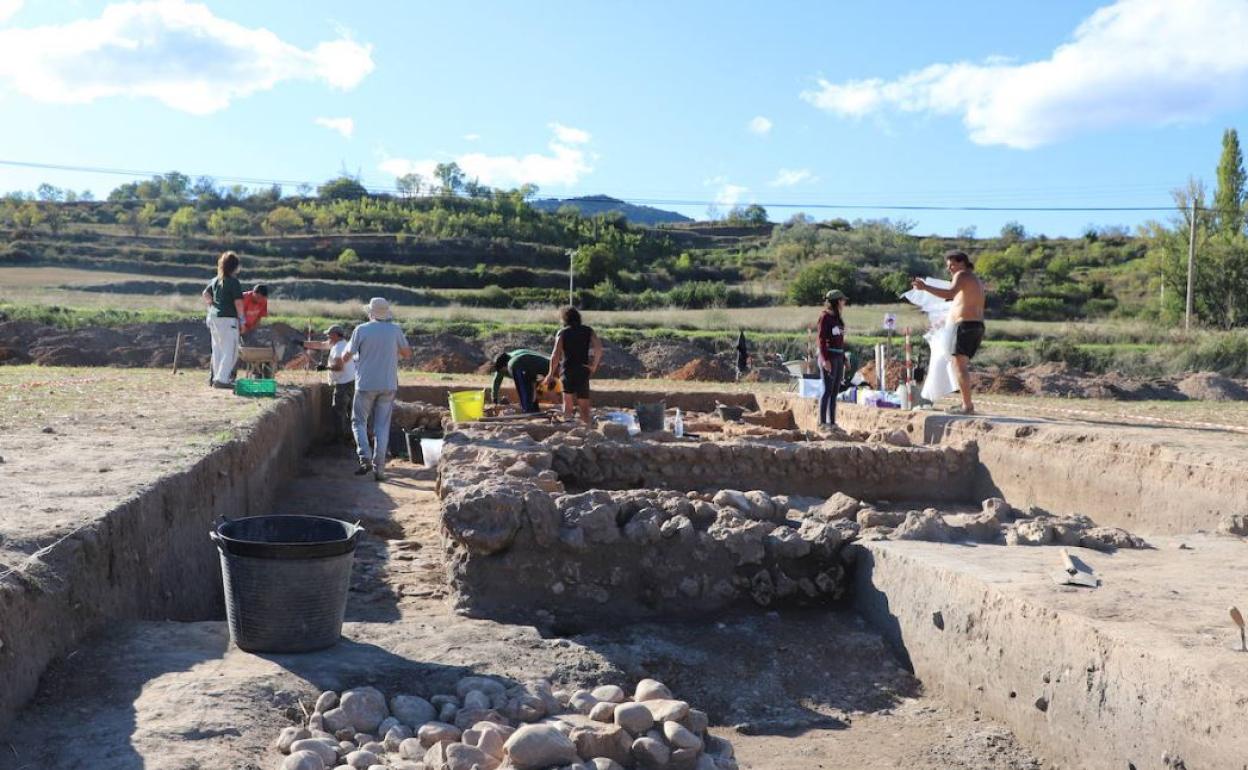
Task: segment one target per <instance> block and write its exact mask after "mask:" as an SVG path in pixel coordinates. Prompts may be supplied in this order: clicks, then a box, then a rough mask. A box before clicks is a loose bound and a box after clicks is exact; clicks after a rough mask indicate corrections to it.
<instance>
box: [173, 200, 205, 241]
mask: <svg viewBox="0 0 1248 770" xmlns="http://www.w3.org/2000/svg"><path fill="white" fill-rule="evenodd" d="M198 228H199V215H198V214H196V213H195V207H194V206H183V207H182V208H180V209H178V210H177V211H175V212H173V215H172V216H170V217H169V232H170V233H172V234H173V235H175V236H177V237H178V238H181V239H182V240H184V241H185V240H187V239H189V238H191V236H193V235H195V231H196V230H197V229H198Z"/></svg>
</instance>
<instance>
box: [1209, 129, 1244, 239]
mask: <svg viewBox="0 0 1248 770" xmlns="http://www.w3.org/2000/svg"><path fill="white" fill-rule="evenodd" d="M1244 182H1245V176H1244V155H1243V153H1242V152H1240V149H1239V134H1238V132H1236V131H1235V129H1233V128H1228V129H1226V131H1224V132H1222V157H1221V158H1220V159H1219V160H1218V187H1217V189H1216V190H1215V191H1214V193H1213V208H1214V222H1216V223H1217V225H1216V226H1217V230H1218V232H1220V233H1222V234H1224V235H1234V234H1236V233H1240V232H1243V230H1244V202H1245V198H1244Z"/></svg>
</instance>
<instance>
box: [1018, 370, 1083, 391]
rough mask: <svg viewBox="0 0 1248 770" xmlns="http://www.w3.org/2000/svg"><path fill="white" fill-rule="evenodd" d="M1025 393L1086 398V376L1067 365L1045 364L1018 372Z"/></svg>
mask: <svg viewBox="0 0 1248 770" xmlns="http://www.w3.org/2000/svg"><path fill="white" fill-rule="evenodd" d="M1018 374H1019V376H1020V377H1021V378H1022V380H1023V384H1025V385H1026V386H1027V391H1028V392H1029V393H1032V394H1034V395H1037V396H1058V397H1062V398H1086V397H1087V395H1086V390H1087V385H1088V379H1089V378H1088V375H1086V374H1084V373H1083V372H1081V371H1079V370H1077V369H1073V368H1071V367H1070V366H1069V365H1068V364H1065V363H1061V362H1057V363H1045V364H1037V365H1035V366H1030V367H1027V368H1026V369H1023V370H1021V371H1019V373H1018Z"/></svg>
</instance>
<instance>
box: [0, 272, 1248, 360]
mask: <svg viewBox="0 0 1248 770" xmlns="http://www.w3.org/2000/svg"><path fill="white" fill-rule="evenodd" d="M140 279H142V280H157V281H159V280H162V279H160V278H154V277H148V276H141V275H126V274H118V273H107V272H96V271H91V270H75V269H69V268H54V267H34V268H27V267H3V268H0V309H5V310H7V312H8V313H9V314H10V316H12V317H15V318H25V319H28V320H34V321H39V322H44V323H53V324H56V325H59V326H81V325H118V324H121V323H140V322H150V321H170V320H185V319H195V318H199V317H201V316H202V313H203V312H204V305H203V302H202V300H201V299H200V298H199V297H198V296H193V295H191V296H188V295H177V294H172V293H170V294H167V295H145V294H109V293H101V292H90V291H83V290H81V289H78V288H75V287H80V286H85V285H91V284H101V283H109V282H112V281H116V280H140ZM166 281H167V279H166ZM270 308H271V311H272V313H273V316H272V320H274V321H282V322H285V323H288V324H290V325H292V326H294V327H295V328H303V327H304V326H305V325H307V324H309V323H310V324H312V325H313V326H317V327H320V326H323V325H325V324H326V323H328V322H331V321H334V322H337V321H346V322H353V321H355V320H357V319H361V318H362V317H363V312H362V307H361V305H360V303H359V302H355V301H351V302H328V301H307V300H301V301H285V300H275V301H274V302H273V303H272V304H271V306H270ZM395 312H396V315H397V317H398V318H399V319H400V320H401V321H402V322H403V323H404V325H405V326H406V327H407V328H408V329H409V331H411V332H413V333H429V332H437V331H449V332H452V333H456V334H460V335H462V336H481V335H483V334H489V333H492V332H497V331H505V330H514V331H529V332H536V333H540V334H549V333H552V332H553V331H554V329H555V327H556V326H557V324H558V313H557V308H555V307H553V306H551V307H531V308H526V309H491V308H480V307H464V306H450V307H405V306H403V305H402V304H396V305H395ZM818 313H819V309H818V308H815V307H793V306H776V307H766V308H740V309H706V310H685V309H678V308H667V309H659V310H648V311H591V312H588V313H587V314H586V320H587V322H588V323H590V324H591V325H593V326H595V327H596V328H598V329H599V330H600V331H601V332H602V333H603V335H604V336H605V337H607V338H608V339H611V340H613V341H616V342H619V343H621V344H628V343H629V342H631V341H632V340H635V339H637V338H639V337H646V336H660V337H682V338H687V339H693V338H696V339H709V340H711V341H713V342H715V343H716V345H720V344H721V343H722V344H723V345H728V346H730V345H731V343H732V341H733V340H734V339H735V336H736V333H737V331H738V330H744V331H746V332H749V333H750V336H751V339H752V340H753V341H754V342H755V344H762V345H763V346H764V347H765V348H766V349H767V350H772V351H780V352H782V353H783V354H784V355H790V354H795V353H796V352H798V351H799V349H804V348H805V346H806V345H807V343H808V341H809V340H808V338H809V336H810V329H811V328H812V327H813V325H814V323H815V321H816V319H817V318H818ZM885 313H893V314H895V315H896V316H897V326H898V328H899V329H904V328H906V327H909V328H911V329H912V330H913V331H914V332H915V334H916V336H917V335H918V334H921V333H922V331H923V330H924V329H925V328H926V319H925V318H924V317H923V316H922V315H921V314H920V313H918V311H917V310H916V309H915V308H914V307H912V306H910V305H908V304H891V305H865V306H853V305H851V306H850V308H849V310H848V313H847V318H846V321H847V324H848V327H849V332H850V339H849V342H850V344H851V345H853V346H856V347H858V348H860V349H861V348H866V349H868V350H869V348H870V346H871V345H872V344H873V343H875V342H877V341H880V340H882V339H883V334H884V332H883V331H882V321H883V318H884V314H885ZM920 347H921V345H920ZM1039 361H1067V362H1068V363H1071V364H1072V365H1073V366H1075V367H1076V368H1080V369H1084V370H1087V371H1098V372H1105V371H1118V372H1122V373H1128V374H1137V375H1143V376H1157V375H1160V374H1170V373H1177V372H1182V371H1189V370H1214V371H1219V372H1222V373H1224V374H1229V375H1232V376H1241V377H1242V376H1246V375H1248V333H1245V332H1243V331H1238V332H1217V331H1209V330H1200V331H1195V332H1192V333H1190V334H1189V333H1185V332H1183V331H1182V329H1180V328H1174V327H1170V326H1165V325H1161V324H1157V323H1153V322H1143V321H1121V320H1097V321H1077V322H1076V321H1072V322H1038V321H1019V320H1009V319H994V318H989V320H988V333H987V343H986V345H985V349H984V352H983V354H982V355H981V356H980V357H979V358H978V359H977V361H976V363H977V365H979V366H981V367H983V366H1004V367H1015V366H1026V365H1028V364H1030V363H1037V362H1039Z"/></svg>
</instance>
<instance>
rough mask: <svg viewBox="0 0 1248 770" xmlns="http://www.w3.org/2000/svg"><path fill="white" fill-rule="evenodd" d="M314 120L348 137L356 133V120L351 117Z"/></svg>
mask: <svg viewBox="0 0 1248 770" xmlns="http://www.w3.org/2000/svg"><path fill="white" fill-rule="evenodd" d="M312 122H313V123H315V124H316V125H318V126H324V127H325V128H328V129H329V130H330V131H337V132H338V133H340V134H342V135H343V136H345V137H346V138H348V139H350V138H351V135H352V134H354V133H355V121H354V120H353V119H351V118H316V119H315V120H313V121H312Z"/></svg>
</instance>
